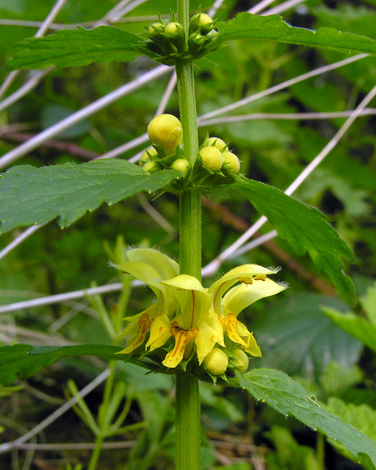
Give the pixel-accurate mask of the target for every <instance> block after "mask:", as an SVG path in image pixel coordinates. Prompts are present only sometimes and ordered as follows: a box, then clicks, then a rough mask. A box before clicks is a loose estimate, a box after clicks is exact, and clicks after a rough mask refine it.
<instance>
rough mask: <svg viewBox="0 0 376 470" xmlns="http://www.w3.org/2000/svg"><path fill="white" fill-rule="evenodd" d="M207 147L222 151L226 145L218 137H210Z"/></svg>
mask: <svg viewBox="0 0 376 470" xmlns="http://www.w3.org/2000/svg"><path fill="white" fill-rule="evenodd" d="M209 145H211V146H212V147H215V148H217V149H218V150H223V149H224V148H226V147H227V145H226V143H225V142H224V141H223V140H222V139H220V138H219V137H210V139H209Z"/></svg>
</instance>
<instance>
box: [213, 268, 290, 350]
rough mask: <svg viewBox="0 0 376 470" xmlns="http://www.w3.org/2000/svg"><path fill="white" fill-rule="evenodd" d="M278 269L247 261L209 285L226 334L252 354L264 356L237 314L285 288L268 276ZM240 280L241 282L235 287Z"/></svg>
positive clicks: (215, 309) (215, 308)
mask: <svg viewBox="0 0 376 470" xmlns="http://www.w3.org/2000/svg"><path fill="white" fill-rule="evenodd" d="M277 272H278V269H268V268H264V267H262V266H258V265H256V264H245V265H243V266H238V267H236V268H234V269H231V270H230V271H229V272H228V273H226V274H225V275H224V276H222V277H221V278H220V279H219V280H218V281H216V282H215V283H214V284H213V285H212V286H211V287H210V288H209V293H211V294H212V295H213V309H214V311H215V313H216V314H217V315H218V316H219V318H220V321H221V322H222V325H223V327H224V329H225V331H226V334H227V336H228V337H229V338H230V339H231V340H232V341H234V342H235V343H238V344H240V345H241V346H242V347H243V348H245V350H246V351H247V353H248V354H251V355H252V356H259V357H261V350H260V348H259V346H258V344H257V342H256V340H255V338H254V336H253V334H252V333H251V332H250V331H249V330H248V328H247V327H246V326H245V325H244V323H242V322H240V321H239V320H238V319H237V317H238V315H239V313H240V312H241V311H242V310H244V309H245V308H246V307H248V306H249V305H251V304H253V303H254V302H256V301H257V300H260V299H263V298H264V297H269V296H271V295H274V294H278V293H279V292H281V291H283V290H284V289H286V285H284V284H277V283H276V282H274V281H272V280H271V279H269V278H268V277H267V275H268V274H276V273H277ZM239 282H240V283H241V284H240V285H238V286H236V287H233V286H234V285H235V284H237V283H239ZM226 292H227V293H226ZM225 293H226V294H225Z"/></svg>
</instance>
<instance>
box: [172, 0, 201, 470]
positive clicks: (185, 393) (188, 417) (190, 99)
mask: <svg viewBox="0 0 376 470" xmlns="http://www.w3.org/2000/svg"><path fill="white" fill-rule="evenodd" d="M177 6H178V21H179V22H180V23H181V24H182V25H183V27H184V30H185V36H186V39H187V38H188V29H189V0H177ZM176 75H177V85H178V98H179V110H180V120H181V123H182V127H183V146H184V154H185V158H186V159H187V160H188V161H189V162H190V164H191V165H192V166H193V165H194V163H195V161H196V158H197V154H198V150H199V145H198V133H197V111H196V97H195V86H194V74H193V62H191V61H180V62H178V63H177V64H176ZM180 272H181V274H190V275H191V276H195V277H197V278H198V279H201V193H200V191H198V190H196V189H193V190H187V191H185V192H184V193H182V194H181V195H180ZM200 414H201V410H200V396H199V383H198V379H197V378H196V377H194V376H192V375H190V374H187V373H185V372H183V371H181V370H179V371H178V372H177V373H176V420H175V425H176V469H177V470H198V469H199V468H201V464H200V447H201V417H200Z"/></svg>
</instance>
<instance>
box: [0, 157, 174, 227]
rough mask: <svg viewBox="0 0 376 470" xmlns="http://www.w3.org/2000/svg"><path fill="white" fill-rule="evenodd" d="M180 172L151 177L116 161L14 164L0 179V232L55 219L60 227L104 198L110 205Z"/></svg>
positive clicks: (154, 189) (168, 171) (164, 181)
mask: <svg viewBox="0 0 376 470" xmlns="http://www.w3.org/2000/svg"><path fill="white" fill-rule="evenodd" d="M180 175H181V173H180V172H179V171H175V170H164V171H159V172H156V173H153V174H152V175H151V174H149V173H147V172H146V171H144V170H143V169H142V168H140V167H139V166H137V165H135V164H133V163H129V162H127V161H126V160H120V159H103V160H96V161H93V162H89V163H83V164H78V163H66V164H64V165H51V166H46V167H41V168H35V167H33V166H26V165H22V166H16V167H13V168H11V169H10V170H8V171H7V172H6V173H4V174H3V175H2V177H1V178H0V221H1V224H0V233H5V232H8V231H9V230H12V229H13V228H15V227H20V226H26V225H34V224H43V223H45V222H48V221H50V220H52V219H54V218H55V217H59V220H58V222H59V225H60V226H61V227H62V228H64V227H68V226H69V225H71V224H72V223H73V222H75V221H76V220H77V219H78V218H80V217H82V216H83V215H84V214H85V212H86V211H92V210H94V209H96V208H97V207H98V206H99V205H100V204H102V203H104V202H106V203H108V204H114V203H116V202H118V201H120V200H122V199H125V198H127V197H130V196H132V195H133V194H136V193H137V192H139V191H156V190H158V189H160V188H162V187H163V186H165V185H166V184H168V183H169V182H170V181H171V180H173V179H174V178H176V177H178V176H180Z"/></svg>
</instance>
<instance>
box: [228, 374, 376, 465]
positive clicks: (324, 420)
mask: <svg viewBox="0 0 376 470" xmlns="http://www.w3.org/2000/svg"><path fill="white" fill-rule="evenodd" d="M236 381H237V383H238V385H239V386H240V387H241V388H244V389H246V390H247V391H248V392H249V393H250V394H251V395H252V396H253V397H254V398H255V399H256V400H261V401H262V402H265V403H267V404H268V405H269V406H271V407H272V408H274V409H275V410H277V411H279V412H280V413H282V414H284V415H285V416H294V417H295V418H297V419H298V420H299V421H301V422H302V423H304V424H306V425H307V426H309V427H310V428H311V429H313V430H315V431H316V430H317V431H321V432H322V433H323V434H325V435H326V436H328V437H329V438H331V439H334V440H335V441H338V442H339V443H341V444H342V445H344V446H345V447H346V449H348V450H349V451H350V452H351V454H352V455H353V456H354V457H355V459H356V460H357V461H358V462H359V463H361V464H362V465H365V466H366V468H367V469H374V468H376V442H374V441H372V440H371V439H370V438H369V437H367V436H365V435H364V434H362V433H361V432H360V431H358V430H357V429H355V428H354V427H352V426H350V425H348V424H346V423H344V422H343V421H341V420H340V419H339V418H338V417H337V416H334V415H333V414H331V413H329V412H328V411H326V410H324V409H323V408H321V407H320V405H319V404H318V403H317V401H316V399H315V397H314V396H313V395H312V394H310V393H309V392H307V391H306V390H304V388H303V387H301V386H300V385H299V384H297V383H296V382H294V381H293V380H292V379H291V378H290V377H289V376H288V375H286V374H284V373H283V372H280V371H278V370H273V369H254V370H252V371H250V372H248V373H246V374H241V373H239V372H237V373H236Z"/></svg>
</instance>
